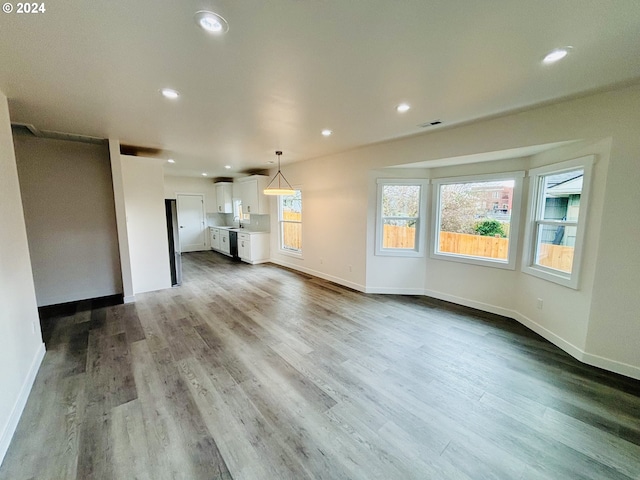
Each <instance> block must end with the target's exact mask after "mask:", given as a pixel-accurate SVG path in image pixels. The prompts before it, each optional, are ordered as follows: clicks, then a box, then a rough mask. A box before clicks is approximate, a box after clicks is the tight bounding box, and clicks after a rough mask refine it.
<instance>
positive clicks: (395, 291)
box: [364, 287, 424, 295]
mask: <svg viewBox="0 0 640 480" xmlns="http://www.w3.org/2000/svg"><path fill="white" fill-rule="evenodd" d="M364 293H372V294H381V295H424V290H423V289H421V288H389V287H367V288H366V290H365V292H364Z"/></svg>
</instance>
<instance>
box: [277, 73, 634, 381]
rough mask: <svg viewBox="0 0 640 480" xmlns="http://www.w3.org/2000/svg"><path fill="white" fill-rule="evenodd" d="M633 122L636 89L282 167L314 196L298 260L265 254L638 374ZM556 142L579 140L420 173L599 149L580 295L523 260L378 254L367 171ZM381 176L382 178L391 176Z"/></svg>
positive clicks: (517, 163)
mask: <svg viewBox="0 0 640 480" xmlns="http://www.w3.org/2000/svg"><path fill="white" fill-rule="evenodd" d="M639 124H640V85H635V86H632V87H627V88H621V89H617V90H612V91H609V92H604V93H600V94H596V95H592V96H587V97H583V98H579V99H574V100H570V101H565V102H560V103H556V104H553V105H547V106H544V107H540V108H536V109H531V110H527V111H523V112H520V113H514V114H511V115H505V116H503V117H498V118H493V119H488V120H483V121H478V122H474V123H471V124H468V125H464V126H460V127H452V128H449V129H443V130H439V131H433V132H431V133H426V134H421V135H416V136H413V137H408V138H404V139H400V140H396V141H389V142H384V143H380V144H377V145H371V146H367V147H363V148H359V149H355V150H352V151H349V152H346V153H342V154H339V155H332V156H328V157H323V158H320V159H314V160H309V161H305V162H300V163H297V164H294V165H290V166H287V167H286V168H285V170H286V171H285V174H286V175H287V178H289V180H290V181H291V182H292V183H293V184H302V185H303V192H306V191H308V192H309V194H308V195H305V194H304V193H303V198H304V200H303V201H304V220H303V232H304V233H303V242H304V245H303V249H304V259H303V260H300V261H298V260H295V259H291V258H288V257H286V256H284V255H282V254H278V253H277V251H276V249H275V247H277V243H276V244H275V245H274V243H273V242H274V241H272V259H273V260H274V261H275V263H283V264H286V265H287V266H290V267H292V268H299V269H301V270H305V271H310V272H311V273H314V274H316V275H318V276H320V277H325V278H330V279H332V280H334V281H337V282H339V283H342V284H344V285H348V286H351V287H354V288H358V289H361V290H365V289H366V290H368V291H388V292H397V291H403V290H404V291H405V292H407V293H412V292H415V291H420V290H421V289H424V290H423V291H424V293H426V294H429V295H433V296H437V297H439V298H443V299H446V300H452V301H457V302H458V303H461V304H465V305H469V306H473V307H477V308H482V309H485V310H487V311H493V312H496V313H502V314H506V315H509V316H512V317H514V318H516V319H518V320H519V321H521V322H522V323H524V324H526V325H528V326H530V327H531V328H533V329H534V330H536V331H538V332H539V333H541V334H543V335H544V336H546V337H547V338H549V339H550V340H551V341H553V342H555V343H556V344H558V345H560V346H561V347H562V348H564V349H565V350H567V351H568V352H570V353H571V354H573V355H575V356H576V357H578V358H580V359H582V360H584V361H586V362H589V363H592V364H595V365H598V366H602V367H604V368H608V369H611V370H614V371H617V372H620V373H623V374H626V375H630V376H634V377H636V378H640V348H638V345H640V315H639V313H638V312H640V296H639V295H638V294H637V292H638V291H640V265H639V261H640V260H639V258H640V256H638V255H637V253H636V251H635V248H636V243H637V242H635V239H637V238H639V235H638V233H639V230H640V209H639V208H637V206H638V205H640V201H639V197H638V195H640V194H639V193H638V192H639V191H640V189H638V188H637V185H636V184H637V179H638V178H640V136H639V135H638V133H637V126H638V125H639ZM556 142H574V143H571V144H570V145H568V146H566V147H562V148H561V149H558V150H556V151H554V152H549V153H546V154H539V155H536V156H533V157H531V158H524V159H522V158H520V159H515V160H513V161H509V160H503V161H501V162H502V163H501V162H495V163H487V164H479V163H478V164H470V165H466V166H457V167H446V168H431V169H429V171H428V173H427V174H428V175H430V176H450V175H457V174H459V175H467V174H472V173H488V172H490V171H492V170H495V169H506V170H520V169H522V168H523V166H525V167H529V166H537V165H540V164H544V163H550V162H555V161H560V160H561V159H564V158H567V156H569V158H571V156H580V154H584V153H594V154H596V155H597V156H598V163H597V164H596V167H595V176H594V178H595V179H594V185H593V190H592V194H593V198H592V202H591V205H590V213H589V217H588V219H587V220H588V223H587V234H586V235H587V236H586V242H585V262H586V264H585V265H583V270H582V273H581V280H580V289H579V290H578V291H575V290H572V289H569V288H566V287H563V286H560V285H556V284H551V283H549V282H545V281H543V280H541V279H538V278H533V277H531V276H529V275H527V274H524V273H522V272H521V271H520V259H518V264H517V268H516V270H515V271H509V270H499V269H495V268H490V267H482V266H475V265H467V264H460V263H454V262H447V261H443V260H434V259H430V258H425V259H397V261H393V260H390V259H389V258H388V257H377V256H375V255H374V254H373V249H374V244H373V232H374V231H375V230H374V229H375V221H376V218H375V178H376V177H378V172H374V170H380V169H382V168H385V167H391V166H399V165H405V164H412V163H415V162H425V161H426V162H428V161H431V160H434V161H435V160H441V159H446V158H452V157H460V156H465V155H474V154H482V153H487V152H500V151H504V150H509V149H514V148H522V147H531V146H535V145H543V144H553V143H556ZM609 145H610V149H609ZM609 150H610V151H609ZM510 162H512V165H513V167H514V168H510V167H511V163H510ZM424 166H425V167H427V168H428V166H429V164H428V163H427V164H426V165H424ZM388 172H389V173H390V174H391V173H393V172H394V170H391V169H390V170H389V171H388ZM388 172H387V170H384V171H383V172H382V174H381V175H380V178H381V177H389V176H392V175H388V174H387V173H388ZM396 173H398V174H399V175H404V174H403V173H402V172H396ZM525 184H526V182H525ZM524 193H525V197H523V199H526V191H525V192H524ZM525 205H526V201H524V202H523V208H525ZM274 212H275V210H274ZM363 212H366V213H363ZM363 216H364V217H365V218H363ZM276 222H277V217H276V216H275V215H272V229H271V230H272V232H277V223H276ZM523 232H524V228H522V229H521V237H520V239H519V245H520V249H519V254H518V255H519V256H520V255H521V250H522V249H521V247H522V241H523V238H522V233H523ZM274 237H275V235H274ZM327 257H329V259H327ZM321 258H324V262H323V263H320V261H319V260H320V259H321ZM346 264H352V265H353V267H352V269H353V273H351V272H348V271H346V269H345V265H346ZM421 265H424V269H423V268H422V266H421ZM537 298H543V299H544V308H543V310H542V311H534V310H533V309H534V305H535V299H537Z"/></svg>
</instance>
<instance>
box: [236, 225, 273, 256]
mask: <svg viewBox="0 0 640 480" xmlns="http://www.w3.org/2000/svg"><path fill="white" fill-rule="evenodd" d="M238 256H239V257H240V260H242V261H243V262H247V263H251V264H256V263H264V262H268V261H269V234H268V233H266V232H252V233H248V232H242V233H238Z"/></svg>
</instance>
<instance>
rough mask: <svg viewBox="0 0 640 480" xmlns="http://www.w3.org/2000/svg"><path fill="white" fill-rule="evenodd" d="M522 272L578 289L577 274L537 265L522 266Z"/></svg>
mask: <svg viewBox="0 0 640 480" xmlns="http://www.w3.org/2000/svg"><path fill="white" fill-rule="evenodd" d="M522 273H526V274H528V275H532V276H534V277H538V278H541V279H542V280H546V281H547V282H552V283H557V284H558V285H562V286H563V287H568V288H571V289H573V290H578V279H577V277H576V275H575V274H563V273H562V272H558V273H556V272H554V271H552V270H547V269H542V268H538V267H535V266H527V267H522Z"/></svg>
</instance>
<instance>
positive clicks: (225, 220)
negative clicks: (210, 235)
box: [207, 213, 270, 232]
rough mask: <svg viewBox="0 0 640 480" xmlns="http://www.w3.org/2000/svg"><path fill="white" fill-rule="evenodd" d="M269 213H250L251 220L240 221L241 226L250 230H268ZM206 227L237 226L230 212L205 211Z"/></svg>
mask: <svg viewBox="0 0 640 480" xmlns="http://www.w3.org/2000/svg"><path fill="white" fill-rule="evenodd" d="M269 222H270V218H269V215H251V220H250V221H249V222H248V223H247V222H246V221H244V222H242V224H243V228H246V229H247V230H249V231H250V232H268V231H269V229H270V223H269ZM207 226H208V227H223V226H234V227H237V226H238V221H237V220H234V217H233V214H231V213H207Z"/></svg>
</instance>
